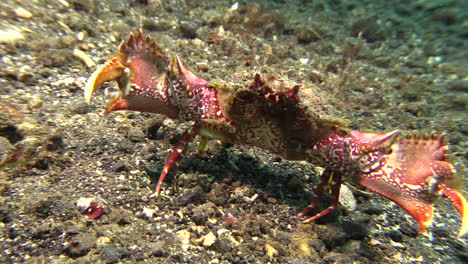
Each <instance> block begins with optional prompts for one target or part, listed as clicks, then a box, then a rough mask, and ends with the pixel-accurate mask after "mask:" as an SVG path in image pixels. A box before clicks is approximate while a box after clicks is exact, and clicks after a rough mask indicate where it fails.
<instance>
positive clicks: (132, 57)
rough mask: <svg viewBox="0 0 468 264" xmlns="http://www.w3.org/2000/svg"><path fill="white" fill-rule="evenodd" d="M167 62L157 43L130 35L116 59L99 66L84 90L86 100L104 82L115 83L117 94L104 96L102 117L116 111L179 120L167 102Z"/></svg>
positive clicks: (176, 112) (89, 100) (167, 59)
mask: <svg viewBox="0 0 468 264" xmlns="http://www.w3.org/2000/svg"><path fill="white" fill-rule="evenodd" d="M168 72H169V58H168V57H167V56H166V55H165V53H164V52H163V51H162V49H161V48H160V47H159V46H158V45H157V43H156V42H155V41H154V40H153V39H152V38H150V37H149V36H147V37H143V35H142V32H141V31H138V32H137V33H136V34H130V37H129V38H128V39H127V40H126V41H124V42H122V43H121V44H120V46H119V48H118V51H117V55H116V56H114V57H113V58H111V59H110V60H109V61H108V62H106V63H105V64H104V65H102V66H100V67H99V68H98V69H97V70H96V71H95V72H94V73H93V74H92V75H91V77H90V78H89V80H88V82H87V84H86V87H85V94H84V96H85V100H86V102H88V103H90V102H91V97H92V94H93V92H94V91H95V90H96V89H97V88H98V87H99V86H100V85H102V84H103V83H104V82H107V81H112V80H115V81H117V92H111V93H107V95H108V99H109V100H108V102H107V105H106V108H105V110H104V113H103V114H104V115H106V114H108V113H110V112H112V111H116V110H133V111H141V112H152V113H159V114H165V115H167V116H168V117H170V118H175V117H177V116H178V113H179V109H178V108H177V107H176V106H175V105H173V104H172V103H171V102H170V98H169V94H170V93H171V91H169V89H170V88H171V83H170V82H171V80H170V79H169V78H168Z"/></svg>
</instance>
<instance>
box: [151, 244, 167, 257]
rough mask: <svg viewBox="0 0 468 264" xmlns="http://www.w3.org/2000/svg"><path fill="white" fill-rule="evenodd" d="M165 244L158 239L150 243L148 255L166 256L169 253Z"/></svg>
mask: <svg viewBox="0 0 468 264" xmlns="http://www.w3.org/2000/svg"><path fill="white" fill-rule="evenodd" d="M166 248H167V247H166V245H165V243H164V242H163V241H158V242H156V243H153V244H151V246H150V250H149V251H150V256H151V257H165V256H168V255H169V253H168V252H167V251H166Z"/></svg>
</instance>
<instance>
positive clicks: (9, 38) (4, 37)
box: [0, 29, 24, 45]
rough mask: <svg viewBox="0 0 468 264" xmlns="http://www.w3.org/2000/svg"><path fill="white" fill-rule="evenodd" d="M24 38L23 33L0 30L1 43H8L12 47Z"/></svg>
mask: <svg viewBox="0 0 468 264" xmlns="http://www.w3.org/2000/svg"><path fill="white" fill-rule="evenodd" d="M23 39H24V36H23V34H21V32H19V31H16V30H13V29H8V30H0V43H7V44H10V45H15V44H16V42H18V41H20V40H23Z"/></svg>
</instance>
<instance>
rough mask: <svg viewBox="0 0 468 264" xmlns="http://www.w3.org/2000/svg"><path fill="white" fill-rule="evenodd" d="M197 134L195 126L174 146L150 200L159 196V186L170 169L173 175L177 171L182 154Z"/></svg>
mask: <svg viewBox="0 0 468 264" xmlns="http://www.w3.org/2000/svg"><path fill="white" fill-rule="evenodd" d="M197 133H198V128H197V126H193V127H192V128H190V129H188V130H187V131H185V132H184V133H183V134H182V136H181V138H180V139H179V140H178V141H177V143H176V144H175V145H174V147H173V148H172V151H171V153H170V154H169V157H167V159H166V162H165V163H164V166H163V170H162V172H161V175H159V179H158V183H157V184H156V188H155V190H154V193H153V194H152V195H151V196H150V197H151V198H155V197H158V196H159V193H160V192H161V186H162V184H163V182H164V179H165V178H166V176H167V174H168V172H169V171H170V169H171V168H173V171H174V173H175V172H176V171H177V169H176V168H177V163H178V162H179V161H180V160H181V159H182V158H183V156H184V154H185V153H186V152H187V150H188V149H189V148H190V146H191V143H192V142H193V140H194V139H195V137H196V136H197Z"/></svg>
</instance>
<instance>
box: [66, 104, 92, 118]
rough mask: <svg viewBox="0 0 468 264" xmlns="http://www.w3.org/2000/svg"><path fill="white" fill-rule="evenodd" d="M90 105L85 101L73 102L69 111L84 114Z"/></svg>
mask: <svg viewBox="0 0 468 264" xmlns="http://www.w3.org/2000/svg"><path fill="white" fill-rule="evenodd" d="M90 109H91V107H90V106H89V104H87V103H86V102H81V103H77V104H74V105H72V106H71V107H70V112H71V113H73V114H78V115H84V114H87V113H88V112H89V110H90Z"/></svg>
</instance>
